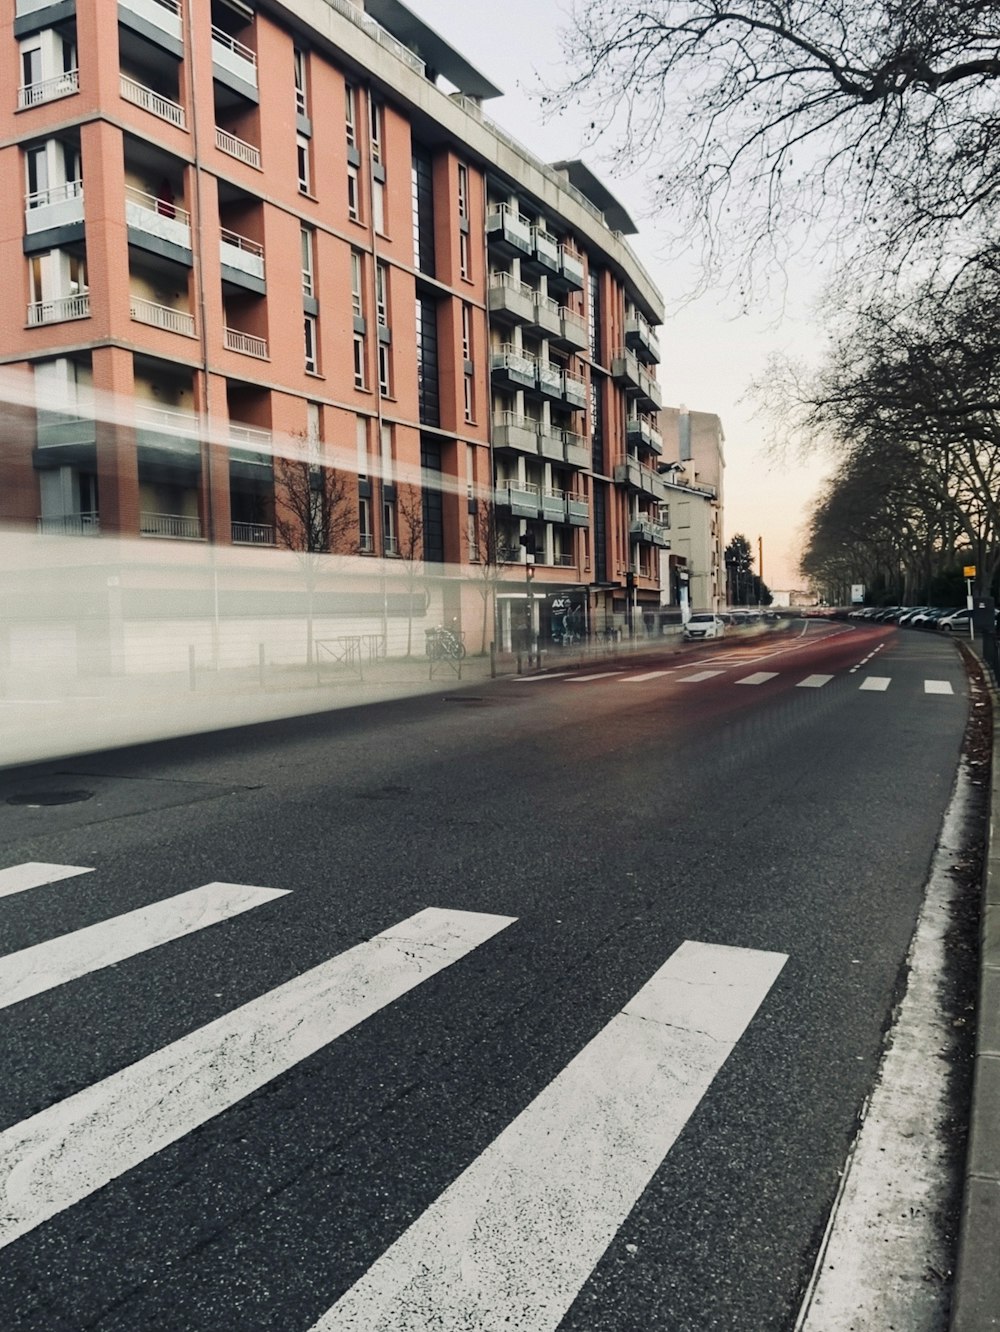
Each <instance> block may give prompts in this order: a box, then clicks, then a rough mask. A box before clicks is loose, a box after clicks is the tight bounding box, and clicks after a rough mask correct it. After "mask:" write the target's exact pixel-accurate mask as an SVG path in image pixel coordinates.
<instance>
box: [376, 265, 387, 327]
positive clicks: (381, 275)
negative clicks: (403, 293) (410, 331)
mask: <svg viewBox="0 0 1000 1332" xmlns="http://www.w3.org/2000/svg"><path fill="white" fill-rule="evenodd" d="M375 317H376V319H377V320H378V323H379V325H380V326H381V327H382V328H388V327H389V270H388V268H387V267H386V265H385V264H376V266H375Z"/></svg>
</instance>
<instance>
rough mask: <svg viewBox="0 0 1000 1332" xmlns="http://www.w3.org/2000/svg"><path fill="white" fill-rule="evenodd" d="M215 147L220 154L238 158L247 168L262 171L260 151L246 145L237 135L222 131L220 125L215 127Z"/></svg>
mask: <svg viewBox="0 0 1000 1332" xmlns="http://www.w3.org/2000/svg"><path fill="white" fill-rule="evenodd" d="M215 146H216V148H218V149H219V151H220V152H223V153H228V154H229V156H230V157H236V158H238V159H239V160H240V161H241V162H246V164H247V166H252V167H256V168H257V170H258V171H259V170H260V149H259V148H255V147H254V145H253V144H252V143H244V141H243V140H242V139H238V138H237V137H236V135H235V134H230V133H229V131H228V130H224V129H220V128H219V126H218V125H216V127H215Z"/></svg>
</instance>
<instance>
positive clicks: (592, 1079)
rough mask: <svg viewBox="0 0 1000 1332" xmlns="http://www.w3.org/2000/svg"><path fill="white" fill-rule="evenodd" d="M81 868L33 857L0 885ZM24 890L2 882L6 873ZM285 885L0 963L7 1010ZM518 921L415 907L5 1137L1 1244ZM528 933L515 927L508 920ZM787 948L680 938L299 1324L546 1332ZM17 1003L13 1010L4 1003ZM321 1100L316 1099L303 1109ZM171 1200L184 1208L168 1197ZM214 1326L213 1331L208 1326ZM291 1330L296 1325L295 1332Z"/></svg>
mask: <svg viewBox="0 0 1000 1332" xmlns="http://www.w3.org/2000/svg"><path fill="white" fill-rule="evenodd" d="M94 872H95V871H94V870H92V869H88V868H85V867H82V866H64V865H55V864H47V863H40V862H32V863H29V864H22V865H13V866H10V867H8V868H6V869H2V870H0V894H3V893H5V892H6V893H13V892H22V893H23V892H28V891H30V890H31V889H33V888H42V887H43V886H54V890H55V891H57V892H58V891H61V890H62V889H61V888H60V887H59V885H61V884H62V883H63V882H64V881H69V880H71V879H72V878H73V877H74V876H76V875H80V874H91V873H94ZM15 885H16V886H15ZM290 896H291V893H290V892H289V891H288V890H285V889H275V888H265V887H260V886H257V885H249V884H233V883H226V882H212V883H209V884H205V885H202V886H201V887H199V888H194V889H191V890H189V891H188V892H184V893H180V894H177V895H176V896H173V897H170V898H166V899H163V900H161V901H158V902H154V903H152V904H150V905H148V906H146V907H143V908H140V909H138V910H135V911H131V912H128V913H126V914H124V915H120V916H117V917H112V918H110V919H107V920H103V921H95V922H94V923H93V924H91V925H88V926H85V927H83V928H81V929H79V930H76V931H74V932H72V933H69V934H67V935H63V936H58V937H56V938H53V939H50V940H46V941H43V942H41V943H38V944H35V945H33V946H31V947H28V948H26V949H23V950H21V951H20V952H16V953H12V954H9V955H7V956H0V1008H2V1009H3V1010H4V1012H3V1014H2V1020H3V1021H5V1022H8V1023H10V1022H15V1021H18V1020H19V1019H22V1018H23V1019H24V1020H27V1021H30V1018H31V1012H32V1009H31V1005H32V1004H34V1003H37V1002H39V1000H40V999H41V997H42V996H43V995H44V994H46V993H47V992H49V991H51V990H53V989H54V988H56V987H59V986H64V985H71V984H72V983H73V981H74V980H78V979H79V978H81V977H82V976H84V975H91V974H94V975H95V976H96V977H97V978H98V979H99V977H100V973H101V972H102V971H103V970H105V969H106V968H108V967H111V966H113V965H114V964H115V963H116V962H118V961H120V960H123V959H125V958H130V957H138V956H140V955H142V954H143V953H148V952H149V951H150V950H152V949H156V948H170V947H171V945H173V944H175V943H177V942H178V941H179V940H181V939H183V938H185V937H187V936H189V935H192V934H195V933H197V932H198V931H200V930H203V929H205V928H207V927H208V926H210V925H223V924H224V923H225V922H226V921H229V920H233V919H235V918H236V917H238V916H244V917H248V918H250V919H251V920H252V913H253V912H254V911H255V910H256V909H257V908H258V907H260V906H263V905H265V904H269V903H270V904H275V905H276V909H277V910H279V911H280V910H281V906H280V903H281V902H282V901H283V900H285V901H287V900H288V898H289V897H290ZM518 925H519V922H518V920H517V918H516V917H513V916H507V915H501V914H492V913H487V912H477V911H467V910H455V909H449V908H446V907H426V908H424V909H423V910H421V911H418V912H416V913H415V914H413V915H411V916H409V917H407V918H406V919H404V920H400V921H398V922H396V923H395V924H392V925H389V926H388V927H387V928H385V929H384V930H382V931H381V932H380V933H378V934H375V935H374V936H372V937H371V938H369V939H367V940H365V941H364V942H362V943H359V944H356V945H355V946H353V947H351V948H348V949H347V950H346V951H344V952H342V953H339V954H336V955H335V956H333V957H331V958H329V959H328V960H326V961H324V962H321V963H319V965H316V966H313V967H312V968H310V969H309V970H307V971H304V972H302V973H301V974H299V975H298V976H296V977H294V978H293V979H292V980H289V981H287V982H285V983H283V984H281V985H279V986H277V987H276V988H274V989H271V990H269V991H266V992H265V993H263V994H260V995H259V996H257V997H256V998H253V999H251V1000H249V1001H248V1002H246V1003H243V1004H242V1005H240V1006H238V1007H236V1008H234V1009H232V1010H231V1011H230V1012H228V1013H225V1014H223V1015H222V1016H220V1017H218V1018H216V1019H214V1020H213V1021H211V1022H209V1023H207V1024H206V1025H204V1026H201V1027H198V1028H196V1029H195V1030H193V1031H191V1032H189V1033H188V1034H187V1035H184V1036H182V1037H180V1038H179V1039H177V1040H174V1041H172V1042H170V1043H169V1044H167V1045H165V1046H163V1047H161V1048H159V1049H156V1050H154V1051H153V1052H152V1053H151V1054H148V1055H146V1056H144V1057H143V1058H140V1059H139V1060H137V1061H136V1062H135V1063H132V1064H129V1065H127V1066H125V1067H123V1068H120V1069H118V1070H117V1071H115V1072H112V1073H111V1074H110V1075H109V1076H107V1077H104V1078H102V1079H101V1080H99V1081H97V1082H94V1083H92V1084H90V1085H89V1086H86V1087H84V1088H83V1089H81V1090H79V1091H76V1092H73V1093H71V1094H69V1095H67V1096H65V1097H64V1098H63V1099H61V1100H57V1101H55V1102H54V1103H53V1104H51V1105H48V1106H47V1107H46V1108H44V1109H42V1110H40V1111H38V1112H37V1113H34V1114H32V1115H30V1116H29V1117H28V1118H27V1119H24V1120H22V1121H21V1122H19V1123H15V1124H13V1125H12V1126H11V1127H9V1128H7V1129H5V1130H3V1131H2V1132H0V1249H2V1248H4V1247H6V1246H8V1245H10V1244H12V1243H14V1242H15V1241H16V1240H18V1239H19V1238H21V1237H22V1236H25V1235H27V1234H29V1233H30V1232H32V1231H35V1230H37V1229H38V1228H39V1227H43V1226H45V1225H46V1224H47V1223H52V1222H54V1221H55V1220H56V1219H57V1218H58V1217H59V1215H60V1214H61V1213H63V1212H64V1211H66V1210H67V1209H69V1208H72V1207H73V1206H74V1205H75V1204H77V1203H80V1202H82V1201H83V1200H84V1199H86V1198H88V1197H89V1196H90V1195H92V1194H93V1193H95V1192H96V1191H97V1190H98V1189H101V1188H103V1187H105V1186H106V1185H109V1184H112V1183H113V1182H114V1181H115V1180H117V1179H119V1178H120V1177H121V1176H123V1175H125V1174H126V1172H128V1171H130V1170H132V1169H133V1168H135V1167H136V1166H138V1165H140V1164H141V1163H143V1162H146V1161H149V1160H150V1159H151V1158H153V1157H154V1156H156V1154H157V1153H159V1152H161V1151H163V1150H164V1149H165V1148H167V1147H169V1146H170V1145H171V1144H175V1143H178V1142H180V1141H181V1140H182V1139H184V1138H185V1137H186V1136H187V1135H188V1134H190V1133H192V1132H193V1131H194V1130H195V1129H197V1128H198V1127H199V1126H201V1125H203V1124H205V1123H207V1122H208V1121H209V1120H211V1119H214V1118H215V1117H216V1116H219V1115H222V1114H224V1113H225V1112H226V1111H227V1110H229V1109H230V1108H232V1107H234V1106H235V1105H236V1104H237V1102H239V1101H241V1100H243V1099H244V1098H246V1097H248V1096H251V1095H252V1094H254V1093H257V1092H260V1091H262V1090H263V1089H264V1088H265V1087H267V1086H268V1085H269V1084H270V1083H272V1082H273V1081H274V1080H275V1079H277V1078H279V1077H280V1076H281V1075H282V1074H284V1073H287V1072H288V1071H290V1070H291V1069H293V1068H294V1067H295V1066H296V1065H298V1064H299V1063H301V1062H302V1061H303V1060H305V1059H306V1058H308V1057H309V1056H310V1055H312V1054H314V1053H316V1052H317V1051H319V1050H320V1049H322V1048H323V1047H325V1046H327V1045H329V1044H331V1043H332V1042H333V1041H335V1040H337V1038H338V1037H340V1036H341V1035H343V1034H345V1033H346V1032H348V1031H350V1030H352V1029H353V1028H355V1027H356V1026H358V1025H359V1024H360V1023H363V1022H365V1021H366V1020H367V1019H368V1018H370V1017H372V1016H374V1015H375V1014H376V1013H378V1012H380V1011H381V1010H382V1009H385V1008H386V1007H387V1006H389V1005H390V1004H392V1003H393V1002H394V1001H395V1000H397V999H400V998H401V997H402V996H404V995H406V994H407V993H408V992H409V991H411V990H413V989H414V988H415V987H417V986H419V985H421V984H422V983H423V982H424V981H426V980H428V979H429V978H431V977H432V976H438V975H441V974H443V973H447V972H448V971H449V969H450V968H452V967H455V966H456V965H457V964H459V963H461V962H462V960H463V959H465V958H466V957H468V956H469V955H470V954H472V953H473V952H475V950H477V949H479V948H481V947H482V946H483V945H485V944H486V943H487V942H488V941H490V940H491V939H493V938H495V937H496V936H498V935H500V934H501V933H503V932H505V931H510V936H509V942H508V948H511V949H513V948H516V947H517V938H518V933H517V927H518ZM522 928H523V927H522ZM786 961H787V955H786V954H784V953H776V952H765V951H760V950H754V949H744V948H737V947H731V946H728V945H723V944H707V943H702V942H698V941H693V940H688V941H685V942H683V943H681V945H680V946H679V947H678V948H676V950H675V951H674V952H673V953H672V954H671V955H670V956H668V957H667V958H666V959H665V960H664V961H663V963H662V965H660V966H659V967H658V968H657V969H656V970H655V972H654V973H653V974H652V975H651V976H650V977H649V979H648V980H646V981H645V983H644V984H642V985H641V986H640V988H639V989H638V991H637V992H636V993H635V994H634V995H633V996H632V998H631V999H630V1000H629V1001H628V1002H627V1003H625V1004H624V1006H623V1007H622V1008H621V1009H620V1010H619V1011H618V1012H617V1013H615V1014H614V1015H613V1016H612V1017H611V1018H610V1020H609V1021H608V1022H607V1023H606V1024H605V1025H604V1026H603V1027H602V1028H601V1029H600V1030H599V1031H598V1033H597V1034H596V1036H594V1037H593V1038H592V1039H591V1040H589V1041H588V1042H587V1044H585V1045H584V1046H583V1048H582V1049H581V1050H579V1052H578V1053H577V1054H576V1055H575V1056H574V1057H572V1058H571V1059H570V1061H569V1063H568V1064H566V1066H565V1067H564V1068H563V1069H562V1070H561V1071H559V1072H558V1073H557V1074H556V1075H555V1077H554V1078H553V1079H552V1080H551V1081H550V1082H549V1083H548V1085H546V1086H545V1087H544V1088H543V1089H542V1090H541V1091H540V1092H539V1093H538V1095H537V1096H536V1097H535V1099H534V1100H533V1101H531V1102H530V1104H528V1105H527V1106H526V1108H525V1109H524V1110H522V1111H521V1112H520V1113H519V1114H517V1115H516V1117H515V1118H514V1119H513V1120H512V1121H511V1122H510V1123H509V1124H508V1125H507V1127H506V1128H504V1129H502V1131H501V1132H500V1133H499V1135H498V1136H497V1137H496V1138H495V1139H494V1140H493V1142H492V1143H490V1144H489V1145H488V1146H487V1147H486V1148H485V1149H484V1150H483V1151H482V1152H481V1154H480V1155H479V1156H478V1157H477V1158H476V1159H475V1160H474V1161H472V1163H471V1164H470V1165H468V1166H467V1167H466V1168H465V1169H464V1170H463V1171H462V1172H461V1173H460V1174H458V1176H457V1177H456V1178H455V1179H454V1180H453V1181H452V1182H451V1183H450V1184H449V1185H447V1186H446V1187H445V1189H444V1191H443V1192H442V1193H441V1194H440V1195H439V1196H438V1197H437V1199H436V1200H434V1201H433V1202H431V1203H430V1205H429V1206H428V1207H427V1208H426V1209H425V1210H424V1212H423V1213H422V1214H420V1215H418V1216H416V1217H415V1218H414V1219H413V1220H412V1222H411V1224H410V1225H409V1228H408V1229H405V1230H404V1231H403V1233H402V1234H400V1235H399V1237H398V1238H397V1239H396V1240H395V1241H394V1242H393V1243H391V1244H390V1245H389V1247H388V1248H387V1249H385V1251H384V1252H382V1253H375V1254H372V1255H371V1265H370V1266H369V1267H368V1269H367V1271H366V1272H365V1273H364V1274H363V1275H362V1276H361V1277H360V1278H359V1279H358V1280H357V1281H356V1282H355V1284H354V1285H353V1286H351V1287H350V1288H349V1289H348V1290H347V1291H346V1292H339V1291H332V1292H331V1293H330V1301H329V1306H328V1308H327V1311H326V1312H325V1313H324V1314H322V1316H321V1317H320V1318H319V1320H318V1321H314V1323H313V1326H312V1328H311V1329H308V1330H307V1329H306V1328H302V1329H301V1332H348V1329H374V1328H376V1327H384V1328H389V1327H391V1328H393V1329H394V1330H395V1329H399V1332H420V1330H423V1329H426V1328H429V1327H440V1328H450V1329H455V1330H456V1332H457V1329H459V1328H462V1329H469V1330H470V1332H477V1330H481V1332H493V1330H494V1329H496V1328H498V1327H504V1326H510V1327H517V1328H518V1329H522V1330H523V1332H553V1330H554V1329H555V1328H556V1326H557V1325H558V1323H559V1321H560V1320H561V1319H562V1317H563V1316H564V1315H565V1313H566V1311H567V1310H568V1308H569V1307H570V1305H571V1304H572V1302H573V1300H574V1299H575V1298H576V1296H577V1294H578V1293H579V1291H580V1289H581V1288H582V1286H583V1284H584V1282H585V1281H586V1280H587V1278H588V1276H589V1275H590V1273H591V1272H592V1271H593V1269H594V1267H595V1266H596V1265H597V1263H598V1261H599V1260H600V1258H601V1256H602V1254H603V1253H604V1251H605V1249H606V1248H607V1247H608V1245H609V1244H610V1243H611V1241H612V1239H613V1238H614V1236H615V1234H616V1233H617V1232H618V1230H619V1229H620V1228H621V1226H622V1224H623V1223H624V1222H625V1220H626V1218H627V1217H628V1215H629V1213H630V1212H631V1210H632V1208H633V1207H634V1206H635V1204H636V1202H637V1201H638V1199H639V1197H640V1195H641V1194H642V1192H643V1190H644V1189H645V1188H646V1186H647V1185H648V1183H649V1181H650V1180H651V1178H652V1177H653V1175H654V1173H655V1172H656V1170H657V1169H658V1168H659V1166H660V1165H661V1163H662V1162H663V1160H664V1159H665V1157H666V1156H667V1154H668V1152H669V1151H670V1149H671V1147H672V1145H673V1144H674V1142H675V1141H676V1139H677V1137H678V1135H679V1134H680V1133H681V1131H682V1129H683V1128H684V1125H685V1124H686V1123H687V1121H688V1119H689V1117H690V1116H691V1114H692V1113H693V1111H694V1110H695V1108H696V1107H697V1106H698V1104H699V1102H700V1101H701V1100H702V1098H703V1097H704V1096H705V1094H706V1092H707V1091H708V1089H709V1087H710V1086H711V1084H712V1082H713V1080H714V1078H715V1077H716V1075H717V1073H718V1072H719V1070H720V1069H721V1068H722V1066H723V1064H724V1063H725V1061H726V1060H727V1059H728V1057H729V1055H730V1054H731V1053H732V1051H733V1050H734V1049H735V1047H736V1045H737V1044H738V1042H739V1040H740V1039H741V1037H742V1036H743V1034H744V1032H745V1031H746V1029H747V1027H748V1026H749V1024H750V1023H751V1022H752V1021H753V1019H754V1016H755V1014H756V1013H757V1011H758V1010H759V1009H760V1007H761V1006H762V1005H763V1004H764V1003H765V1002H766V1000H767V998H768V994H769V992H770V990H771V988H772V986H773V985H774V983H775V981H776V980H777V978H778V976H779V974H780V973H781V971H782V968H783V967H784V965H785V963H786ZM15 1005H20V1006H22V1007H19V1008H17V1009H15ZM316 1113H317V1114H318V1115H326V1114H328V1113H329V1106H328V1104H324V1105H322V1106H317V1107H316ZM178 1205H180V1206H183V1205H184V1203H183V1199H179V1200H178ZM206 1332H207V1330H206ZM288 1332H293V1330H292V1329H288Z"/></svg>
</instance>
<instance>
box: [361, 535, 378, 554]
mask: <svg viewBox="0 0 1000 1332" xmlns="http://www.w3.org/2000/svg"><path fill="white" fill-rule="evenodd" d="M374 549H375V538H374V537H373V536H372V534H371V532H362V533H361V535H360V536H359V537H358V550H359V551H360V552H361V554H362V555H370V554H371V552H372V551H373V550H374Z"/></svg>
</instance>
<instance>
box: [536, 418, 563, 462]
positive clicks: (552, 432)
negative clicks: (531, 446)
mask: <svg viewBox="0 0 1000 1332" xmlns="http://www.w3.org/2000/svg"><path fill="white" fill-rule="evenodd" d="M538 451H539V453H540V454H541V455H542V457H543V458H548V459H550V460H551V461H552V462H557V463H561V462H562V461H563V432H562V431H561V430H560V429H559V427H558V426H547V425H539V427H538Z"/></svg>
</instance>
